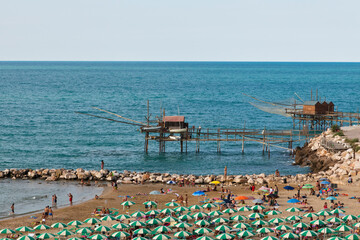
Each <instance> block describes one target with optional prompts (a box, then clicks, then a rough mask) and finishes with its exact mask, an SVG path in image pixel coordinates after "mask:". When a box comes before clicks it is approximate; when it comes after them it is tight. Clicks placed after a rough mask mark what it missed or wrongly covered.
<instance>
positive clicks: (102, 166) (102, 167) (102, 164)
mask: <svg viewBox="0 0 360 240" xmlns="http://www.w3.org/2000/svg"><path fill="white" fill-rule="evenodd" d="M104 164H105V163H104V161H103V160H101V170H103V169H104Z"/></svg>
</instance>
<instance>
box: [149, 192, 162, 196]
mask: <svg viewBox="0 0 360 240" xmlns="http://www.w3.org/2000/svg"><path fill="white" fill-rule="evenodd" d="M149 194H150V195H160V194H161V193H160V192H159V191H151V192H150V193H149Z"/></svg>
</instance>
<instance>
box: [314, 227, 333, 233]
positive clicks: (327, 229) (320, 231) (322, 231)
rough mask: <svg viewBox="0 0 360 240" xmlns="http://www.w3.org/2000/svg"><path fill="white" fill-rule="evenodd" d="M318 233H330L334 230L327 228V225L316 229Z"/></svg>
mask: <svg viewBox="0 0 360 240" xmlns="http://www.w3.org/2000/svg"><path fill="white" fill-rule="evenodd" d="M318 232H319V233H323V234H331V233H334V232H336V231H335V230H334V229H332V228H329V227H324V228H320V229H319V230H318Z"/></svg>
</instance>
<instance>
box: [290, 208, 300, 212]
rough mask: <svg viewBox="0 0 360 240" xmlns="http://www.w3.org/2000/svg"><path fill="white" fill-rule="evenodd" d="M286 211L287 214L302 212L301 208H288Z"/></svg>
mask: <svg viewBox="0 0 360 240" xmlns="http://www.w3.org/2000/svg"><path fill="white" fill-rule="evenodd" d="M286 211H287V212H300V211H301V209H300V208H296V207H291V208H287V209H286Z"/></svg>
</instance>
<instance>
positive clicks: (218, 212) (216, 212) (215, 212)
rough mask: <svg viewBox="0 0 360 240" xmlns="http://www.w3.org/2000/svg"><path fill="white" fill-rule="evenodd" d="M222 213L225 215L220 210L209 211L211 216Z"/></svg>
mask: <svg viewBox="0 0 360 240" xmlns="http://www.w3.org/2000/svg"><path fill="white" fill-rule="evenodd" d="M221 215H224V213H222V212H221V211H219V210H215V211H211V212H209V216H212V217H217V216H221Z"/></svg>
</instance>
